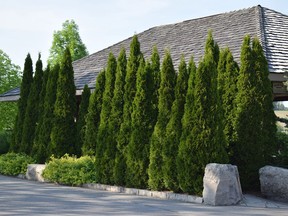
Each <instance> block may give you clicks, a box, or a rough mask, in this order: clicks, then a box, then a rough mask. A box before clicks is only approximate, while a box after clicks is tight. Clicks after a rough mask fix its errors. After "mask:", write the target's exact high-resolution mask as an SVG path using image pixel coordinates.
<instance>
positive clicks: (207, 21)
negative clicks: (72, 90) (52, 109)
mask: <svg viewBox="0 0 288 216" xmlns="http://www.w3.org/2000/svg"><path fill="white" fill-rule="evenodd" d="M209 30H212V33H213V38H214V40H215V41H216V42H217V43H218V45H219V47H220V48H225V47H229V48H230V50H231V51H232V53H233V56H234V58H235V60H236V61H237V62H238V63H239V62H240V49H241V45H242V42H243V38H244V36H245V35H247V34H249V35H251V37H258V38H259V39H260V41H261V43H262V46H263V49H264V52H265V55H266V58H267V60H268V65H269V71H270V75H271V74H272V73H274V74H275V73H283V72H284V71H286V70H287V71H288V16H287V15H284V14H282V13H279V12H276V11H274V10H271V9H268V8H265V7H261V6H260V5H258V6H255V7H251V8H247V9H242V10H237V11H232V12H228V13H221V14H217V15H212V16H207V17H203V18H198V19H191V20H187V21H183V22H180V23H175V24H169V25H162V26H156V27H153V28H150V29H148V30H146V31H144V32H141V33H139V34H137V36H138V39H139V42H140V44H141V51H142V53H143V54H144V57H145V58H150V56H151V52H152V48H153V46H155V45H156V46H157V48H158V51H159V54H160V57H161V59H162V58H163V56H164V52H165V49H169V50H170V53H171V56H172V59H173V63H174V66H175V68H178V65H179V62H180V58H181V55H184V57H185V59H186V61H188V60H189V59H190V57H191V56H194V60H195V61H196V63H198V62H199V60H200V59H201V57H202V56H203V54H204V46H205V40H206V37H207V34H208V31H209ZM131 39H132V37H130V38H128V39H126V40H123V41H121V42H119V43H117V44H114V45H112V46H110V47H108V48H106V49H103V50H101V51H98V52H96V53H93V54H91V55H89V56H87V57H84V58H82V59H79V60H77V61H74V62H73V68H74V78H75V85H76V88H77V89H78V90H81V89H83V87H84V85H85V84H88V86H89V87H90V88H91V89H94V88H95V81H96V77H97V75H98V74H99V72H100V71H101V70H102V69H103V68H105V67H106V63H107V59H108V55H109V53H110V52H112V53H113V54H114V55H115V56H117V55H118V54H119V53H120V50H121V48H122V47H123V48H125V49H126V54H127V56H128V55H129V45H130V42H131ZM270 78H271V77H270ZM279 81H281V82H283V81H284V79H283V75H282V80H279ZM281 82H280V83H281ZM80 92H81V91H78V92H77V93H78V94H79V93H80ZM0 101H1V97H0Z"/></svg>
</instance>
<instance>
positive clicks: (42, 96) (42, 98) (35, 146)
mask: <svg viewBox="0 0 288 216" xmlns="http://www.w3.org/2000/svg"><path fill="white" fill-rule="evenodd" d="M49 76H50V67H49V65H48V67H47V68H46V70H45V71H44V72H43V82H42V88H41V92H40V102H39V108H38V110H39V117H38V123H37V125H36V130H35V138H34V140H33V146H32V151H31V155H33V157H34V158H35V159H36V160H37V162H38V163H44V162H45V161H43V160H41V159H40V158H39V157H38V155H37V154H38V149H39V148H40V143H39V138H40V134H41V126H42V125H43V121H44V110H45V109H44V102H45V95H46V86H47V82H48V77H49Z"/></svg>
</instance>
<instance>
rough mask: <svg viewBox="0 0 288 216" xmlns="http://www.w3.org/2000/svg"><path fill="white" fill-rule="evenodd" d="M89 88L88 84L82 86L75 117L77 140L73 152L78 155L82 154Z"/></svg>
mask: <svg viewBox="0 0 288 216" xmlns="http://www.w3.org/2000/svg"><path fill="white" fill-rule="evenodd" d="M90 95H91V93H90V89H89V88H88V85H85V86H84V88H83V92H82V96H81V103H80V107H79V114H78V119H77V141H76V145H75V154H76V155H77V156H78V157H80V156H81V154H82V150H81V149H82V145H83V141H84V135H85V117H86V114H87V113H88V106H89V98H90Z"/></svg>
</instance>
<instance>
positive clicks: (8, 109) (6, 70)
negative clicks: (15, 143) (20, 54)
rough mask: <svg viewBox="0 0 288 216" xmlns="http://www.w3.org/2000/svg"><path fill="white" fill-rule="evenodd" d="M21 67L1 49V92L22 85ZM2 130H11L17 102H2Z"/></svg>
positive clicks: (0, 126) (0, 124) (0, 119)
mask: <svg viewBox="0 0 288 216" xmlns="http://www.w3.org/2000/svg"><path fill="white" fill-rule="evenodd" d="M20 83H21V76H20V67H19V66H17V65H15V64H13V63H12V61H11V59H10V58H9V56H8V55H7V54H6V53H4V52H3V51H2V50H0V94H2V93H4V92H6V91H8V90H11V89H13V88H16V87H18V86H20ZM0 113H1V116H0V131H4V130H5V131H11V130H12V129H13V127H14V123H15V118H16V115H17V103H16V102H1V103H0Z"/></svg>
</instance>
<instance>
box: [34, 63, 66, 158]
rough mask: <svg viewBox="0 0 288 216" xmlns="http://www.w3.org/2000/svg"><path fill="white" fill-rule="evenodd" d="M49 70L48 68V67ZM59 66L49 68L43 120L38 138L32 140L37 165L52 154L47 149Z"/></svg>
mask: <svg viewBox="0 0 288 216" xmlns="http://www.w3.org/2000/svg"><path fill="white" fill-rule="evenodd" d="M48 68H49V67H48ZM59 70H60V66H59V65H56V66H55V67H53V68H51V69H50V71H49V70H47V72H48V73H49V75H48V80H47V84H46V93H45V98H44V110H43V119H42V121H40V123H39V125H38V128H39V134H38V138H37V137H36V139H34V151H33V153H34V154H35V155H34V157H35V159H36V160H37V161H38V162H39V163H44V162H45V161H46V160H47V159H48V158H49V157H50V156H51V154H52V151H51V150H50V149H49V148H48V146H50V142H51V138H50V134H51V130H52V126H53V119H54V114H53V113H54V104H55V101H56V91H57V79H58V74H59Z"/></svg>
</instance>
